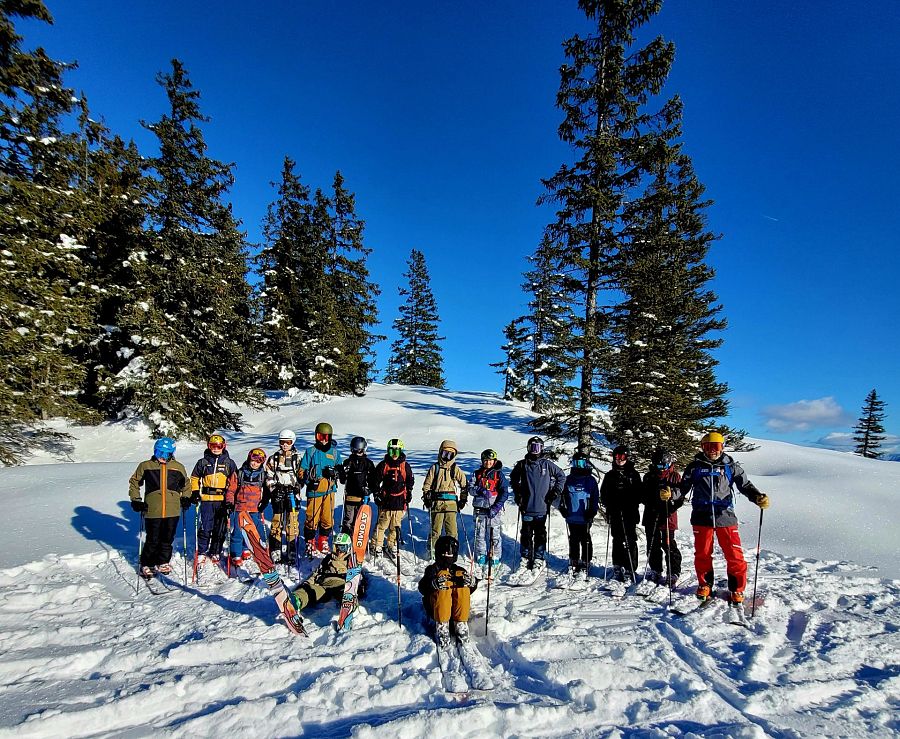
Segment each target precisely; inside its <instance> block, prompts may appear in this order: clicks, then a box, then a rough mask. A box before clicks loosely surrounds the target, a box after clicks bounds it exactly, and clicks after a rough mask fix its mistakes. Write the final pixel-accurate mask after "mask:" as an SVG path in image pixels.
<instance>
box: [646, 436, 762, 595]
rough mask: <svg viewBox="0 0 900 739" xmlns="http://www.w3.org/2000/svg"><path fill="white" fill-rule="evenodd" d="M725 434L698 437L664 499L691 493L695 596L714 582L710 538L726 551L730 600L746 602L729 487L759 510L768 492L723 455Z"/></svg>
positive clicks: (708, 591)
mask: <svg viewBox="0 0 900 739" xmlns="http://www.w3.org/2000/svg"><path fill="white" fill-rule="evenodd" d="M724 447H725V437H724V436H722V434H720V433H719V432H717V431H711V432H710V433H708V434H706V435H705V436H704V437H703V438H702V439H701V441H700V448H701V451H700V452H698V453H697V456H696V457H694V459H693V460H692V461H691V462H690V464H688V466H687V467H686V468H685V470H684V477H682V479H681V483H679V485H678V487H677V488H676V489H675V491H674V494H673V493H672V490H671V489H670V488H668V487H667V488H663V489H662V490H661V491H660V494H659V497H660V499H661V500H663V501H667V500H672V501H673V502H674V503H678V502H679V501H680V502H683V501H684V500H685V499H686V498H687V496H688V494H692V498H691V507H692V508H693V510H692V512H691V526H693V527H694V569H695V570H696V571H697V580H698V581H699V585H698V586H697V597H698V598H699V599H700V600H707V599H708V598H709V597H710V596H711V595H712V588H713V585H714V584H715V577H714V575H713V560H712V555H713V538H714V537H715V538H716V539H718V540H719V547H720V548H721V549H722V553H723V554H724V555H725V563H726V573H727V575H728V590H729V591H730V598H731V602H732V603H734V604H740V603H743V602H744V590H745V588H746V587H747V562H746V561H745V560H744V550H743V547H742V546H741V538H740V536H739V535H738V525H737V524H738V520H737V516H736V515H735V513H734V493H733V491H732V488H733V487H737V489H738V491H739V492H740V493H741V495H743V496H744V497H746V498H747V499H748V500H750V501H751V502H752V503H755V504H756V505H758V506H759V507H760V508H762V509H766V508H768V507H769V496H768V495H766V494H765V493H761V492H760V491H759V490H757V488H756V486H755V485H754V484H753V483H752V482H750V480H749V478H748V477H747V473H746V472H744V470H743V468H742V467H741V466H740V465H739V464H738V463H737V462H735V461H734V459H733V458H732V457H731V456H730V455H728V454H725V453H724V451H723V450H724Z"/></svg>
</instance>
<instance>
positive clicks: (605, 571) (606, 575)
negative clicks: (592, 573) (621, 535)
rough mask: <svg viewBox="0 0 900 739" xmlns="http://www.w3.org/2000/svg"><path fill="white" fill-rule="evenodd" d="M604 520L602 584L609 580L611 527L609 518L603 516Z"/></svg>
mask: <svg viewBox="0 0 900 739" xmlns="http://www.w3.org/2000/svg"><path fill="white" fill-rule="evenodd" d="M604 518H605V519H606V554H605V555H604V557H603V582H607V580H609V532H610V530H611V529H612V527H611V526H610V525H609V518H608V517H606V516H604Z"/></svg>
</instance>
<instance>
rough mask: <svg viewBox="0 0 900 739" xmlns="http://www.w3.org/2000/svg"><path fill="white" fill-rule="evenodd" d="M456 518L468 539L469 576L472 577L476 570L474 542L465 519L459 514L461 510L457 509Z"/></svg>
mask: <svg viewBox="0 0 900 739" xmlns="http://www.w3.org/2000/svg"><path fill="white" fill-rule="evenodd" d="M456 518H457V520H458V521H459V526H460V528H461V529H462V532H463V536H465V537H466V549H468V550H469V576H470V577H471V576H472V574H473V572H474V570H475V557H474V556H473V554H472V542H471V541H469V530H468V529H467V528H466V523H465V519H464V518H463V517H462V513H460V512H459V508H457V509H456Z"/></svg>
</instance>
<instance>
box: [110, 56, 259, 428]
mask: <svg viewBox="0 0 900 739" xmlns="http://www.w3.org/2000/svg"><path fill="white" fill-rule="evenodd" d="M157 80H158V82H159V84H160V85H161V86H162V87H163V88H164V89H165V91H166V95H167V97H168V100H169V112H168V113H167V114H165V115H163V116H162V118H161V119H160V120H159V121H157V122H156V123H144V124H143V125H144V126H145V127H146V128H147V129H149V130H150V131H153V133H155V134H156V136H157V137H158V139H159V145H160V150H159V155H158V156H157V157H155V158H154V159H153V160H152V162H151V165H152V176H151V177H150V179H149V180H148V182H147V192H148V193H149V200H150V208H149V223H150V229H149V231H148V233H147V234H146V246H145V247H144V248H143V249H142V250H141V251H134V252H132V253H131V254H130V255H129V257H128V261H129V263H130V265H131V267H132V268H133V269H134V275H135V284H134V286H133V289H132V291H131V293H130V296H129V297H130V300H129V301H128V302H127V303H126V304H124V305H123V306H122V307H121V309H120V311H119V316H118V319H117V321H116V325H117V326H118V327H119V328H120V330H121V332H122V335H123V336H124V337H127V342H126V343H125V345H124V346H123V347H122V348H121V350H120V351H121V352H122V355H123V356H125V357H126V358H127V359H128V360H129V361H128V364H127V366H125V367H124V368H123V369H122V370H121V371H120V372H119V373H118V374H117V376H116V378H115V381H114V382H113V383H112V392H113V393H114V398H112V400H114V402H115V404H116V405H117V406H118V407H119V408H121V409H124V408H132V409H135V410H136V411H137V412H138V413H139V414H140V415H142V416H143V417H144V418H146V419H147V421H148V423H149V424H150V425H151V427H152V428H153V430H154V432H155V433H158V434H162V433H165V434H169V435H173V436H176V437H178V436H184V435H188V436H199V435H202V434H205V433H209V432H210V431H211V430H214V429H221V428H233V429H237V428H239V421H240V414H238V413H236V412H235V411H233V410H231V409H229V408H227V407H226V406H225V402H226V401H231V402H251V403H254V402H258V400H259V396H258V394H257V393H255V392H253V391H252V390H249V389H248V386H249V383H250V380H251V360H250V357H251V352H252V347H251V343H252V332H251V325H250V303H249V292H250V288H249V285H248V284H247V280H246V271H247V266H246V260H245V251H244V250H245V245H244V235H243V233H241V231H240V230H239V224H238V222H237V221H236V220H235V218H234V216H233V215H232V213H231V207H230V205H228V204H227V203H225V202H224V198H225V195H226V193H227V191H228V189H229V188H230V187H231V185H232V184H233V176H232V173H231V166H230V165H227V164H223V163H222V162H219V161H217V160H215V159H211V158H210V157H208V156H207V154H206V143H205V141H204V138H203V133H202V131H201V129H200V124H202V123H204V122H206V121H207V120H208V119H207V118H206V117H204V116H203V115H202V114H201V112H200V107H199V103H198V101H199V97H200V94H199V92H198V91H197V90H195V89H193V87H192V85H191V83H190V80H189V79H188V75H187V72H186V71H185V69H184V66H183V65H182V64H181V62H180V61H178V60H177V59H175V60H173V61H172V71H171V72H170V73H168V74H164V75H159V76H158V78H157Z"/></svg>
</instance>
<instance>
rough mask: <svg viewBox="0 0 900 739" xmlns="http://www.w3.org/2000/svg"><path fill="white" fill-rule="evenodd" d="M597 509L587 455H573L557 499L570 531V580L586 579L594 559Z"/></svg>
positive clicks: (597, 504) (597, 499)
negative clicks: (592, 530) (594, 528)
mask: <svg viewBox="0 0 900 739" xmlns="http://www.w3.org/2000/svg"><path fill="white" fill-rule="evenodd" d="M551 502H552V501H551ZM599 509H600V489H599V487H598V486H597V481H596V480H595V479H594V476H593V475H592V474H591V463H590V460H589V459H588V455H587V454H585V453H584V452H575V454H574V455H573V456H572V468H571V469H570V470H569V475H568V477H566V483H565V485H563V490H562V495H560V498H559V512H560V513H561V514H562V516H563V518H565V519H566V526H567V528H568V530H569V577H570V578H571V579H572V580H580V581H586V580H587V577H588V569H589V568H590V566H591V559H592V558H593V556H594V543H593V541H592V540H591V526H592V525H593V523H594V518H595V517H596V515H597V511H598V510H599Z"/></svg>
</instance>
